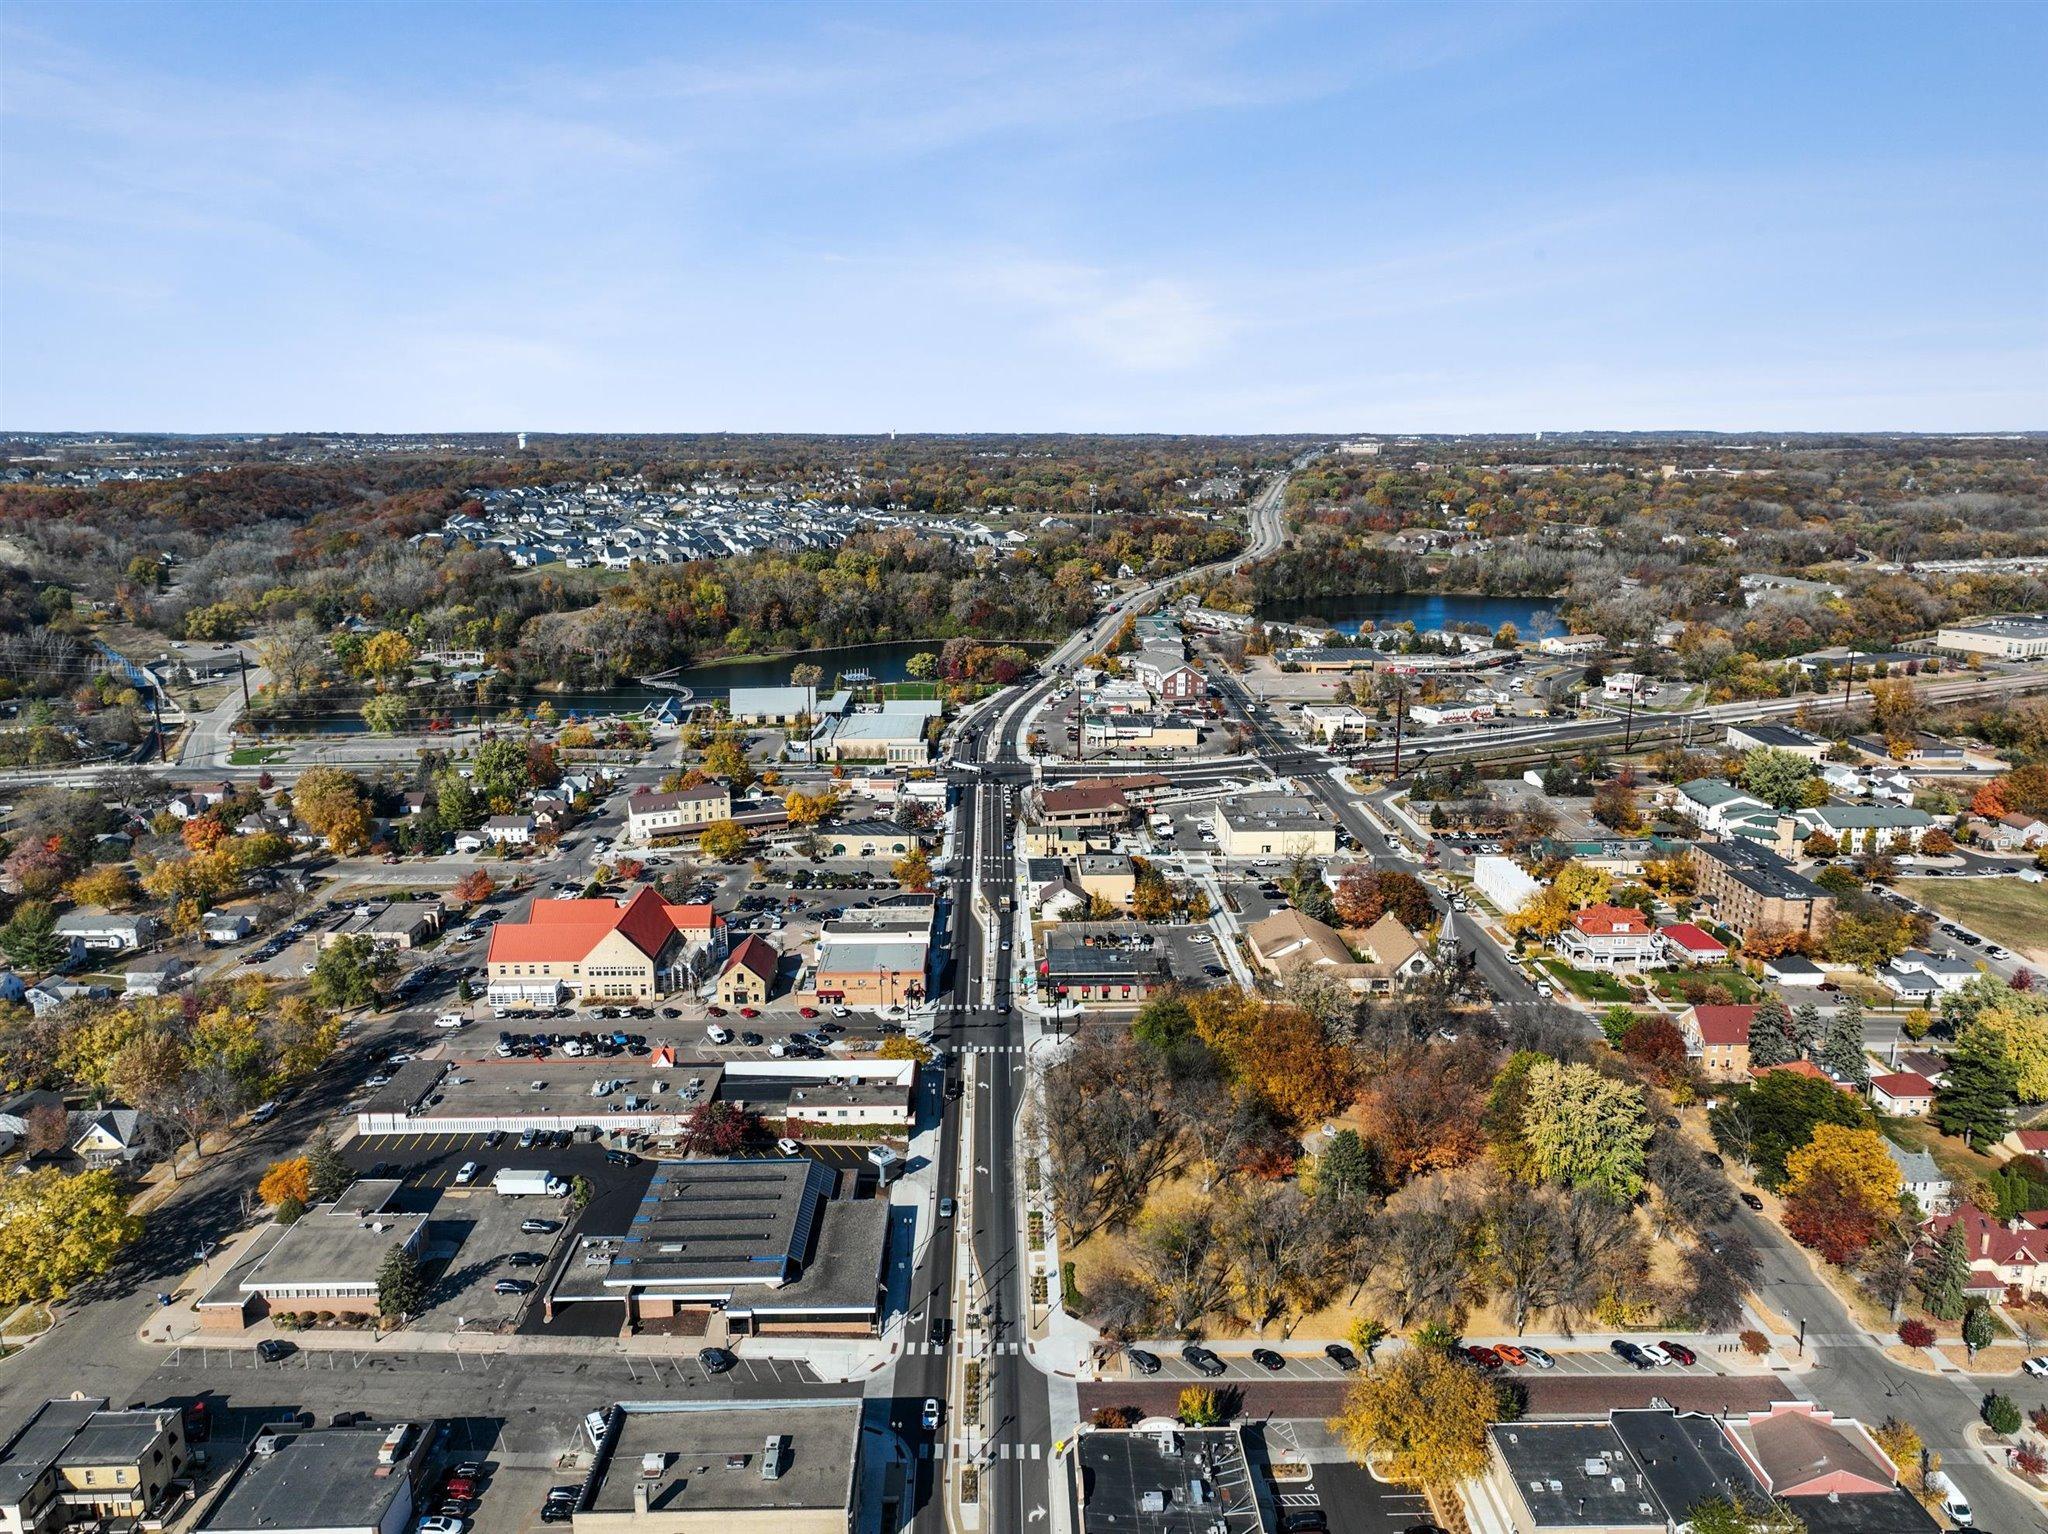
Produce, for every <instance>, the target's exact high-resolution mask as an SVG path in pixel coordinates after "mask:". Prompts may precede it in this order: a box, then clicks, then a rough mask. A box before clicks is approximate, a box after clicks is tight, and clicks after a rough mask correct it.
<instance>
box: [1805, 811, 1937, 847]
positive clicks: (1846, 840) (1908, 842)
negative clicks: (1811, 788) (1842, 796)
mask: <svg viewBox="0 0 2048 1534" xmlns="http://www.w3.org/2000/svg"><path fill="white" fill-rule="evenodd" d="M1792 819H1793V821H1794V823H1795V824H1796V825H1798V826H1801V827H1804V828H1805V834H1806V835H1809V836H1810V835H1812V834H1813V833H1814V832H1816V831H1824V832H1826V833H1827V834H1828V835H1829V836H1831V837H1833V838H1834V839H1835V845H1836V846H1838V847H1840V848H1841V849H1842V850H1843V851H1844V852H1863V851H1871V850H1878V851H1885V850H1896V849H1898V848H1901V847H1903V848H1907V849H1909V850H1910V849H1913V848H1917V847H1918V846H1919V845H1920V838H1921V837H1923V836H1925V835H1926V834H1927V833H1928V831H1930V830H1932V829H1933V827H1934V817H1933V816H1932V815H1930V814H1928V813H1927V812H1926V811H1925V810H1916V809H1914V808H1913V807H1912V806H1911V805H1900V804H1823V805H1818V806H1816V807H1814V808H1813V809H1807V810H1794V811H1793V812H1792ZM1794 834H1795V835H1797V834H1799V833H1798V832H1795V833H1794Z"/></svg>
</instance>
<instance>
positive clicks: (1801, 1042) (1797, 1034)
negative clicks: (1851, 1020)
mask: <svg viewBox="0 0 2048 1534" xmlns="http://www.w3.org/2000/svg"><path fill="white" fill-rule="evenodd" d="M1842 1005H1843V1006H1844V1007H1855V1008H1856V1012H1857V1026H1858V1027H1861V1026H1862V1012H1863V1008H1862V1006H1861V1005H1860V1004H1859V1003H1858V1002H1856V1001H1854V1000H1853V999H1852V1000H1850V1001H1846V1002H1844V1003H1842ZM1821 1038H1822V1028H1821V1021H1820V1008H1819V1007H1816V1006H1815V1005H1814V1004H1813V1003H1812V1002H1810V1001H1802V1002H1801V1003H1800V1004H1799V1005H1798V1006H1796V1007H1794V1008H1793V1009H1792V1040H1793V1042H1794V1043H1795V1044H1797V1045H1798V1046H1799V1053H1800V1054H1801V1055H1803V1056H1807V1057H1809V1058H1810V1057H1811V1056H1812V1054H1813V1052H1814V1051H1815V1050H1816V1049H1818V1048H1819V1047H1820V1042H1821Z"/></svg>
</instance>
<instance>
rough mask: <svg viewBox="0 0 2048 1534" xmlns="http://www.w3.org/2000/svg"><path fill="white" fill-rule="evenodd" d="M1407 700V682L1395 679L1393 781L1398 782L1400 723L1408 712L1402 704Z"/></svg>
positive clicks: (1399, 773) (1399, 776) (1399, 777)
mask: <svg viewBox="0 0 2048 1534" xmlns="http://www.w3.org/2000/svg"><path fill="white" fill-rule="evenodd" d="M1407 701H1408V685H1407V683H1405V682H1401V681H1396V682H1395V683H1394V781H1395V782H1399V781H1400V779H1401V724H1402V721H1403V720H1404V719H1405V718H1406V717H1407V712H1408V711H1407V709H1406V708H1405V707H1404V706H1403V705H1405V704H1406V703H1407Z"/></svg>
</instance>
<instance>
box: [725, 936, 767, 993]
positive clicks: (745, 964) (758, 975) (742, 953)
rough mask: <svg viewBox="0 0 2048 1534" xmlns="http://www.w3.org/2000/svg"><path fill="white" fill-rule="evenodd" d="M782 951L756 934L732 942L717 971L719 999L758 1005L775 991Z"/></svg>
mask: <svg viewBox="0 0 2048 1534" xmlns="http://www.w3.org/2000/svg"><path fill="white" fill-rule="evenodd" d="M781 966H782V955H781V954H779V953H777V952H776V951H775V950H774V949H773V948H771V947H770V946H769V945H768V943H767V941H766V940H765V939H763V938H759V937H753V936H749V937H745V938H742V939H741V940H740V941H739V942H737V943H735V944H734V945H733V949H732V952H730V953H728V954H727V955H726V956H725V964H724V966H723V967H722V968H721V969H720V970H719V972H718V1001H719V1004H720V1005H721V1006H727V1007H759V1006H763V1005H765V1004H766V1003H767V1000H768V998H769V997H770V996H772V995H773V994H774V993H775V972H776V971H777V970H778V969H780V968H781Z"/></svg>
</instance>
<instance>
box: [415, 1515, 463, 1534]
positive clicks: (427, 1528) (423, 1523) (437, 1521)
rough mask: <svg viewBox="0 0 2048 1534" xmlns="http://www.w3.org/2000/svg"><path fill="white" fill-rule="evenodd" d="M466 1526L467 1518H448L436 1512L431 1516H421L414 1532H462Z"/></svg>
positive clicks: (419, 1533)
mask: <svg viewBox="0 0 2048 1534" xmlns="http://www.w3.org/2000/svg"><path fill="white" fill-rule="evenodd" d="M468 1527H469V1520H468V1519H467V1518H449V1517H445V1516H442V1515H438V1514H437V1515H436V1516H434V1517H432V1518H422V1519H421V1520H420V1521H419V1524H418V1525H417V1527H416V1529H415V1534H462V1531H463V1530H465V1529H467V1528H468Z"/></svg>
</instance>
